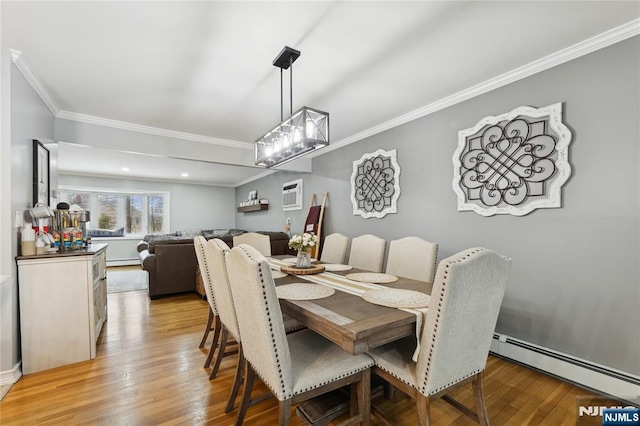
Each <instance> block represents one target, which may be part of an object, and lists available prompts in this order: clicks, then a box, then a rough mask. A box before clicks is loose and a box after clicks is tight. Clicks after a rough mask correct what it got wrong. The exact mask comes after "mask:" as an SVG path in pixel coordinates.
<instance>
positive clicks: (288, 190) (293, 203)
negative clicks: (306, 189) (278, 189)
mask: <svg viewBox="0 0 640 426" xmlns="http://www.w3.org/2000/svg"><path fill="white" fill-rule="evenodd" d="M282 210H284V211H289V210H302V179H297V180H292V181H291V182H285V183H283V184H282Z"/></svg>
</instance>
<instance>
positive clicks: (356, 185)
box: [351, 149, 400, 219]
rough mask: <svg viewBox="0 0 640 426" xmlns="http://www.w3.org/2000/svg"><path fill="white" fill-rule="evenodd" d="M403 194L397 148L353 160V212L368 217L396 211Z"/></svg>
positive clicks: (378, 216) (380, 150)
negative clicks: (399, 198)
mask: <svg viewBox="0 0 640 426" xmlns="http://www.w3.org/2000/svg"><path fill="white" fill-rule="evenodd" d="M398 197H400V165H399V164H398V161H397V156H396V150H395V149H393V150H391V151H384V150H382V149H379V150H377V151H376V152H374V153H371V154H364V155H363V156H362V157H361V158H360V159H359V160H357V161H354V162H353V173H352V174H351V203H352V204H353V214H354V215H360V216H362V217H364V218H365V219H368V218H370V217H377V218H382V217H384V216H385V215H387V214H388V213H396V211H397V203H398Z"/></svg>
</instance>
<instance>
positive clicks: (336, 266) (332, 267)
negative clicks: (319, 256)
mask: <svg viewBox="0 0 640 426" xmlns="http://www.w3.org/2000/svg"><path fill="white" fill-rule="evenodd" d="M323 265H324V269H326V270H327V271H328V272H339V271H350V270H352V269H353V266H349V265H343V264H342V263H323Z"/></svg>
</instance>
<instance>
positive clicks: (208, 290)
mask: <svg viewBox="0 0 640 426" xmlns="http://www.w3.org/2000/svg"><path fill="white" fill-rule="evenodd" d="M206 245H207V240H206V239H205V238H204V237H203V236H201V235H198V236H197V237H195V238H194V239H193V247H194V248H195V250H196V257H197V258H198V268H200V276H201V277H202V284H203V285H204V292H205V294H206V295H207V302H208V303H209V306H211V311H212V312H213V314H214V315H218V306H217V305H216V299H215V297H214V292H213V287H212V285H211V278H212V274H211V264H210V263H209V262H208V260H207V258H206V256H205V246H206Z"/></svg>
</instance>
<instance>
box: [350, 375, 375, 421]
mask: <svg viewBox="0 0 640 426" xmlns="http://www.w3.org/2000/svg"><path fill="white" fill-rule="evenodd" d="M357 391H358V396H357V398H358V414H360V415H361V416H362V424H363V425H364V426H369V424H370V423H371V369H369V368H367V369H366V370H364V371H363V372H362V377H361V378H360V382H358V384H357ZM354 414H355V413H353V414H352V416H353V415H354Z"/></svg>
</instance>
